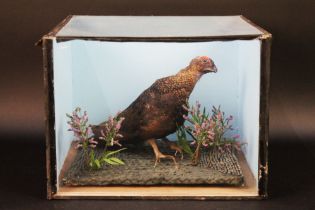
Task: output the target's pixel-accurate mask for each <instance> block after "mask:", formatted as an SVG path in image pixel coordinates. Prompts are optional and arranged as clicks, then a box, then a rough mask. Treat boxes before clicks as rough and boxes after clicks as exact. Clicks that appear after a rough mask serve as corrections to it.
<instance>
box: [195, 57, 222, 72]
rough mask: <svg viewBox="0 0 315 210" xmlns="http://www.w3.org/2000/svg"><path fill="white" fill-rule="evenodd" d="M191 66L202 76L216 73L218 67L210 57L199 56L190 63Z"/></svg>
mask: <svg viewBox="0 0 315 210" xmlns="http://www.w3.org/2000/svg"><path fill="white" fill-rule="evenodd" d="M190 66H191V67H192V68H194V69H195V70H197V71H199V72H200V73H202V74H206V73H210V72H213V73H216V72H217V71H218V70H217V67H216V66H215V64H214V62H213V61H212V60H211V58H209V57H208V56H198V57H196V58H194V59H193V60H192V61H191V62H190Z"/></svg>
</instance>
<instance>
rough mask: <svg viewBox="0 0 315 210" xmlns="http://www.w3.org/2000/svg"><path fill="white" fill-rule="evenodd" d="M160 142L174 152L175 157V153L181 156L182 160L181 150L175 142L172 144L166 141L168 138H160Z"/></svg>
mask: <svg viewBox="0 0 315 210" xmlns="http://www.w3.org/2000/svg"><path fill="white" fill-rule="evenodd" d="M162 140H163V141H164V142H165V143H166V144H167V146H168V147H169V148H170V149H171V150H175V154H174V155H175V156H176V155H177V153H180V154H181V157H180V159H181V160H183V159H184V154H183V150H182V148H180V147H179V146H178V145H177V144H176V143H175V142H172V141H170V140H168V138H166V137H164V138H162Z"/></svg>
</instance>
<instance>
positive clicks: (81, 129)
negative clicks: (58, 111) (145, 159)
mask: <svg viewBox="0 0 315 210" xmlns="http://www.w3.org/2000/svg"><path fill="white" fill-rule="evenodd" d="M66 115H67V117H68V118H69V119H70V120H69V121H68V122H67V123H68V124H69V126H70V128H69V129H68V130H69V131H72V132H73V134H74V136H75V138H76V140H77V141H78V143H77V146H76V148H77V149H78V148H82V149H83V155H84V159H85V162H86V164H87V165H88V166H90V168H92V169H100V168H101V167H102V166H103V165H104V164H109V165H122V164H124V162H123V161H122V160H120V159H118V158H117V157H114V156H113V155H115V154H117V153H119V152H121V151H122V150H125V149H126V148H122V149H119V150H114V151H109V150H108V147H111V146H114V145H118V146H121V144H120V143H119V141H118V139H119V138H122V137H123V136H122V135H121V134H119V130H120V128H121V124H122V122H123V120H124V118H123V117H121V118H119V119H118V117H117V115H118V114H117V115H116V117H114V118H112V117H109V119H108V121H107V122H106V123H105V126H104V130H101V137H99V139H100V140H103V141H105V148H104V149H103V152H102V154H101V155H100V156H97V155H96V152H95V148H96V146H97V144H98V142H97V141H95V140H94V135H93V132H92V126H91V125H89V124H88V115H87V112H86V111H84V112H83V114H82V113H81V109H80V108H79V107H78V108H76V109H75V110H74V111H73V112H72V115H70V114H66Z"/></svg>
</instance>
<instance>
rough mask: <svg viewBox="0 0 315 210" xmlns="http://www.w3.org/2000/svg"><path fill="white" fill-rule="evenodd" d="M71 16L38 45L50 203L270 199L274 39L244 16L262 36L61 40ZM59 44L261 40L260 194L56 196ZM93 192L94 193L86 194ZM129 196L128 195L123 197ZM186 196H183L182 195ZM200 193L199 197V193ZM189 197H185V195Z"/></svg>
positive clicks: (140, 190)
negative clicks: (56, 54) (56, 50)
mask: <svg viewBox="0 0 315 210" xmlns="http://www.w3.org/2000/svg"><path fill="white" fill-rule="evenodd" d="M72 17H73V16H72V15H70V16H68V17H67V18H66V19H64V20H63V21H62V22H61V23H60V24H59V25H57V26H56V27H55V28H54V29H53V30H52V31H51V32H49V33H48V34H47V35H45V36H43V37H42V39H40V40H39V41H38V42H37V43H36V45H40V46H42V51H43V68H44V89H45V137H46V175H47V176H46V179H47V198H48V199H78V198H80V199H81V198H84V199H91V198H92V199H159V200H160V199H162V200H163V199H164V200H170V199H195V200H208V199H214V200H217V199H219V200H230V199H232V200H241V199H246V200H249V199H264V198H267V195H268V194H267V183H268V138H269V85H270V53H271V39H272V35H271V34H270V33H269V32H267V31H266V30H264V29H262V28H261V27H259V26H257V25H256V24H254V23H252V22H251V21H249V20H248V19H246V18H245V17H243V16H240V17H241V18H242V19H243V20H245V21H246V22H248V23H249V24H251V25H252V26H254V27H255V28H257V29H258V30H259V31H261V32H262V34H261V35H259V36H253V35H241V36H215V37H214V36H211V37H155V38H152V37H147V38H145V37H139V38H137V37H130V38H128V37H77V36H73V37H69V36H67V37H62V36H56V34H57V33H58V31H60V30H61V29H62V28H63V27H64V26H65V25H66V24H67V23H68V22H69V21H70V20H71V18H72ZM54 39H56V41H57V42H63V41H69V40H73V39H81V40H82V39H83V40H100V41H117V42H125V41H126V42H127V41H128V42H132V41H141V42H159V41H163V42H202V41H215V40H220V41H224V40H236V39H238V40H250V39H259V40H261V55H260V56H261V75H260V113H259V123H260V126H259V162H258V163H259V167H258V170H259V171H258V194H257V195H255V196H249V195H248V196H247V195H246V193H245V194H244V195H213V194H211V193H210V194H207V191H206V190H203V189H206V187H197V188H196V187H172V186H166V187H162V186H153V187H152V186H150V187H145V186H143V187H142V186H141V187H132V186H130V187H124V186H122V187H102V188H104V189H108V190H109V191H111V192H110V193H106V192H105V191H102V192H100V193H98V191H97V188H93V187H86V188H85V187H83V188H82V191H81V192H70V193H69V192H68V193H67V190H65V191H64V192H63V193H58V192H57V184H58V183H57V174H56V142H55V132H54V131H55V129H54V126H55V117H54V116H55V115H54V114H55V111H54V87H53V80H54V78H53V62H54V58H53V40H54ZM88 191H91V193H87V192H88ZM123 192H129V193H123ZM181 192H184V193H181ZM194 192H195V193H194ZM198 192H199V193H198ZM185 194H186V195H185Z"/></svg>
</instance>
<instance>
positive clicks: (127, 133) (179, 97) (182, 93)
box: [93, 56, 216, 144]
mask: <svg viewBox="0 0 315 210" xmlns="http://www.w3.org/2000/svg"><path fill="white" fill-rule="evenodd" d="M208 72H216V66H215V65H214V63H213V61H212V60H211V59H210V58H209V57H207V56H199V57H197V58H195V59H193V60H192V61H191V62H190V64H189V65H188V66H187V67H186V68H184V69H182V70H180V71H179V72H178V73H177V74H175V75H172V76H168V77H164V78H161V79H158V80H156V81H155V82H154V83H153V84H152V85H151V86H150V87H149V88H147V89H146V90H144V91H143V92H142V93H141V94H140V95H139V96H138V97H137V98H136V99H135V100H134V101H133V102H132V103H131V104H130V105H129V106H128V107H127V108H126V109H125V110H124V111H122V112H121V113H120V114H119V115H118V118H119V117H124V118H125V120H124V122H123V123H122V125H121V128H120V131H119V132H120V133H121V134H122V136H123V137H122V138H121V139H120V142H121V143H122V144H123V143H138V142H143V141H146V140H148V139H160V138H164V137H166V136H167V135H169V134H171V133H174V132H175V131H176V129H177V126H181V125H183V123H184V118H183V115H187V111H186V110H185V109H184V108H183V105H185V104H186V103H187V101H188V99H189V96H190V94H191V93H192V91H193V89H194V87H195V85H196V84H197V82H198V80H199V79H200V78H201V76H202V75H204V74H205V73H208ZM104 123H105V122H104ZM104 123H101V124H100V125H99V126H97V127H95V128H94V129H93V131H94V133H95V134H96V133H99V131H100V129H102V126H104Z"/></svg>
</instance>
